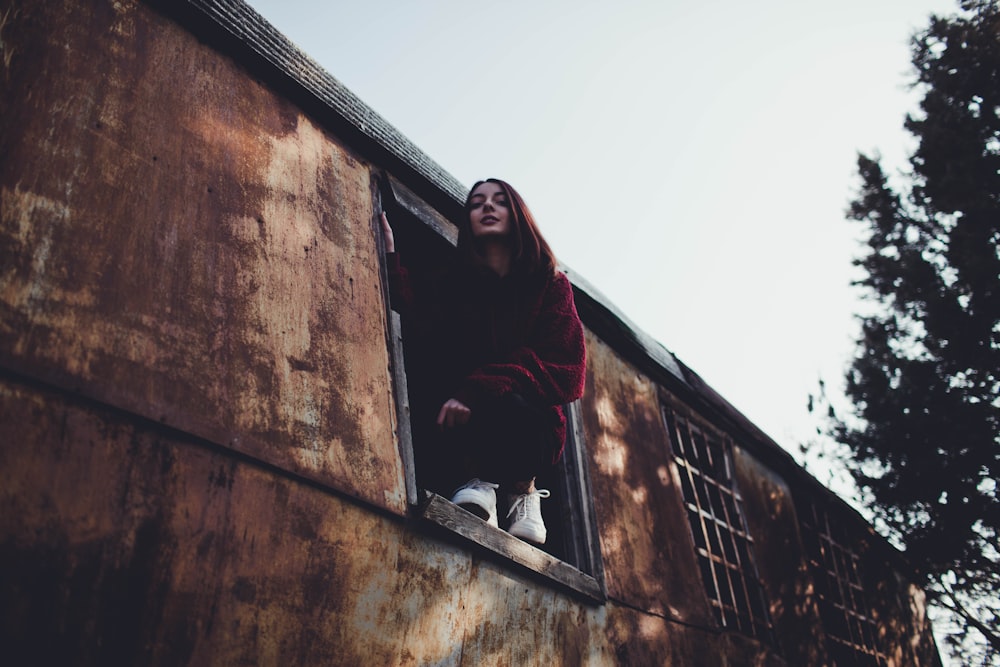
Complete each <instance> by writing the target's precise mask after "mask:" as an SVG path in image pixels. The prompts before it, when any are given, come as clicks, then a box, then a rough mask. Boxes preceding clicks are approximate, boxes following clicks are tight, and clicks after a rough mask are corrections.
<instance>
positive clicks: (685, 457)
mask: <svg viewBox="0 0 1000 667" xmlns="http://www.w3.org/2000/svg"><path fill="white" fill-rule="evenodd" d="M664 415H665V418H666V421H667V428H668V430H669V432H670V442H671V446H672V449H673V455H674V461H675V463H676V464H677V470H678V472H679V474H680V478H681V489H682V492H683V495H684V505H685V507H686V508H687V514H688V521H689V522H690V525H691V532H692V534H693V535H694V543H695V550H696V552H697V555H698V565H699V567H700V568H701V577H702V582H703V583H704V585H705V591H706V593H707V594H708V599H709V602H710V604H711V606H712V611H713V612H714V614H715V619H716V621H717V622H718V623H719V625H720V626H722V627H725V628H728V629H732V630H737V631H739V632H742V633H744V634H747V635H750V636H751V637H756V638H758V639H761V640H763V641H766V642H768V643H770V644H772V645H774V644H775V638H774V627H773V625H772V623H771V619H770V615H769V614H768V612H767V605H766V604H765V602H764V594H763V589H762V587H761V583H760V578H759V576H758V574H757V567H756V564H755V563H754V560H753V538H752V537H751V535H750V533H749V531H748V530H747V523H746V518H745V517H744V514H743V498H742V497H741V496H740V494H739V491H738V490H737V489H736V484H735V480H734V478H733V467H732V458H731V455H730V454H729V450H728V446H729V444H728V442H726V441H724V440H720V439H719V438H717V437H715V436H714V435H711V434H709V433H708V432H706V431H704V430H702V429H700V428H698V427H697V426H696V425H694V424H692V423H691V422H690V421H689V420H687V419H685V418H683V417H680V416H678V415H677V414H675V413H674V412H673V411H671V410H669V409H664Z"/></svg>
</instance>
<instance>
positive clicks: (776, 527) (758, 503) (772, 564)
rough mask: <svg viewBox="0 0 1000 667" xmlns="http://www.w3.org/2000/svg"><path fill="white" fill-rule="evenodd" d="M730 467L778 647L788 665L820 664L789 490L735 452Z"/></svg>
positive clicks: (818, 626)
mask: <svg viewBox="0 0 1000 667" xmlns="http://www.w3.org/2000/svg"><path fill="white" fill-rule="evenodd" d="M733 464H734V465H733V467H734V473H735V477H736V483H737V485H738V487H739V489H740V492H741V493H742V496H743V509H744V512H745V514H746V520H747V525H748V529H749V531H750V534H751V535H753V536H754V555H755V556H756V560H755V562H756V565H757V570H758V571H759V574H760V578H761V584H762V585H763V587H764V592H765V596H766V598H767V600H768V601H769V611H770V614H771V619H772V621H773V622H774V631H775V635H776V637H777V639H778V644H779V646H781V649H782V652H783V654H784V655H785V656H786V657H787V658H788V662H789V664H792V665H817V664H822V663H823V661H824V657H825V655H826V646H825V639H824V635H823V624H822V621H821V620H820V616H819V608H818V607H817V602H816V598H815V590H814V585H813V580H812V577H811V575H810V573H809V570H808V565H807V563H806V562H805V560H804V558H803V554H805V553H806V551H805V548H804V547H803V546H802V540H801V537H800V535H799V528H798V526H799V521H798V517H797V515H796V512H795V504H794V502H793V499H792V494H791V491H790V490H789V489H788V485H787V484H786V483H785V482H784V480H782V479H780V478H779V477H778V476H776V475H775V474H774V473H772V472H771V471H770V470H768V469H767V468H765V467H764V466H763V465H761V464H760V463H759V462H757V461H756V460H755V459H754V458H753V457H751V456H750V455H748V454H747V453H746V452H745V451H744V450H743V449H741V448H739V447H734V448H733Z"/></svg>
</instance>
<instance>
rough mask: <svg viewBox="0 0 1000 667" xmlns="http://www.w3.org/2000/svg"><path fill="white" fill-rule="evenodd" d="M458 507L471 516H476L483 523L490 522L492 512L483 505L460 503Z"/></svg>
mask: <svg viewBox="0 0 1000 667" xmlns="http://www.w3.org/2000/svg"><path fill="white" fill-rule="evenodd" d="M458 506H459V507H461V508H462V509H464V510H465V511H466V512H468V513H469V514H475V515H476V516H478V517H479V518H480V519H482V520H483V521H489V518H490V512H489V510H487V509H486V508H485V507H483V506H482V505H477V504H475V503H458Z"/></svg>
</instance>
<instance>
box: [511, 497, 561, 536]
mask: <svg viewBox="0 0 1000 667" xmlns="http://www.w3.org/2000/svg"><path fill="white" fill-rule="evenodd" d="M550 495H552V494H550V493H549V492H548V490H547V489H536V490H535V491H532V492H531V493H522V494H519V495H514V496H510V510H509V511H508V512H507V518H508V519H509V520H510V525H509V526H508V528H507V532H508V533H510V534H511V535H513V536H514V537H519V538H521V539H522V540H524V541H525V542H532V543H534V544H545V534H546V533H545V522H544V521H542V498H548V497H549V496H550ZM511 515H513V518H512V516H511Z"/></svg>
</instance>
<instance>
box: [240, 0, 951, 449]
mask: <svg viewBox="0 0 1000 667" xmlns="http://www.w3.org/2000/svg"><path fill="white" fill-rule="evenodd" d="M250 4H251V5H252V6H253V7H254V8H255V9H257V10H258V11H259V12H260V13H261V14H263V15H264V17H265V18H266V19H268V20H269V21H270V22H271V23H272V24H273V25H274V26H275V27H276V28H277V29H278V30H280V31H281V32H283V33H284V34H285V35H286V36H287V37H289V39H291V40H292V41H293V42H294V43H296V44H297V45H298V46H299V47H300V48H301V49H302V50H303V51H304V52H305V53H306V54H308V55H309V56H311V57H312V58H313V59H314V60H315V61H316V62H318V63H319V64H320V65H321V66H322V67H323V68H324V69H325V70H326V71H327V72H329V73H330V74H331V75H333V76H334V77H335V78H337V79H338V80H339V81H341V82H342V83H343V84H345V85H346V86H347V87H348V88H350V89H351V90H352V91H353V92H354V93H355V94H356V95H358V96H359V97H360V98H361V99H362V100H363V101H364V102H365V103H366V104H368V105H369V106H370V107H372V108H373V109H374V110H375V111H376V112H377V113H379V114H380V115H381V116H383V117H384V118H385V119H386V120H387V121H388V122H389V123H390V124H392V125H393V126H395V127H396V128H397V129H398V130H399V131H400V132H401V133H402V134H404V135H405V136H406V137H407V138H409V139H410V140H411V141H413V142H414V143H415V144H416V145H417V146H418V147H419V148H420V149H421V150H423V151H424V152H425V153H426V154H427V155H428V156H429V157H430V158H431V159H433V160H434V161H436V162H437V163H438V164H440V165H441V166H442V167H443V168H444V169H445V170H446V171H448V172H450V173H451V174H452V175H454V176H455V177H456V178H457V179H459V180H460V181H461V182H463V183H465V184H466V185H467V186H469V185H471V184H472V183H473V182H474V181H476V180H478V179H480V178H485V177H490V176H494V177H498V178H502V179H505V180H507V181H509V182H510V183H511V184H512V185H513V186H514V187H515V188H517V189H518V190H519V191H520V192H521V194H522V195H523V196H524V198H525V200H526V201H527V203H528V205H529V207H530V208H531V209H532V212H533V213H534V214H535V217H536V219H537V220H538V222H539V226H540V227H541V229H542V232H543V233H544V234H545V236H546V238H547V239H548V241H549V243H550V245H551V246H552V248H553V250H554V251H555V253H556V255H557V256H558V258H559V259H560V260H561V261H562V262H563V263H564V264H566V265H567V266H569V267H570V268H571V269H573V270H574V271H575V272H576V273H578V274H580V275H581V276H582V277H583V278H584V279H585V280H586V281H587V282H589V283H590V284H591V285H593V286H595V287H596V288H597V289H598V290H599V291H600V292H601V293H603V294H604V295H605V296H606V297H607V298H608V299H609V300H610V301H611V302H612V303H614V304H615V306H616V307H617V308H618V309H619V310H620V311H622V312H623V313H624V314H625V315H626V316H627V317H628V318H629V319H631V320H632V322H634V323H635V324H636V325H637V326H638V327H639V328H641V329H642V330H643V331H645V332H646V333H648V334H649V335H651V336H652V337H653V338H655V339H657V340H658V341H660V342H661V343H662V344H663V345H664V346H665V347H666V348H667V349H669V350H670V351H671V352H673V353H674V354H675V355H676V356H677V357H678V358H680V359H681V360H682V361H683V362H684V363H686V364H687V365H688V366H690V367H691V368H692V369H693V370H694V371H695V372H697V373H698V374H700V375H701V376H702V377H703V378H704V379H705V380H706V381H707V382H708V383H709V384H710V385H712V386H713V387H714V388H715V389H716V390H717V391H719V392H720V393H721V394H722V395H723V396H725V397H726V398H727V399H728V400H729V401H730V402H731V403H732V404H733V405H734V406H735V407H736V408H737V409H739V410H740V411H742V412H743V413H744V414H745V415H746V416H747V417H748V418H750V419H751V420H752V421H753V422H754V423H756V424H757V425H758V426H759V427H760V428H761V429H763V430H764V431H765V432H766V433H768V435H770V436H771V437H772V438H774V439H775V440H776V441H777V442H778V443H779V444H781V445H782V446H783V447H785V448H786V449H788V450H789V451H791V452H793V453H796V447H797V444H798V443H799V442H802V441H803V440H805V439H807V438H809V437H810V435H811V434H812V433H813V429H814V426H815V422H814V420H813V418H812V417H811V416H810V415H809V414H808V413H807V411H806V401H807V396H808V394H809V393H810V392H814V391H815V390H816V387H817V380H818V379H819V378H820V377H822V378H823V379H825V380H826V382H827V385H828V387H831V388H833V389H834V390H837V388H839V387H841V386H842V377H843V374H844V370H845V369H846V367H847V364H848V360H849V358H850V356H851V354H852V353H853V350H854V345H853V339H854V335H855V331H856V324H855V319H854V317H853V314H854V313H856V312H859V310H860V308H861V305H860V304H859V303H858V300H857V293H856V292H855V291H854V290H852V289H851V288H850V286H849V283H850V281H851V279H852V276H854V275H856V274H855V273H854V269H853V268H852V266H851V259H852V257H853V256H854V255H855V254H856V252H857V249H858V245H857V241H856V239H857V238H858V237H859V230H860V228H859V226H858V225H857V224H856V223H850V222H848V221H847V220H846V217H845V214H844V211H845V209H846V207H847V205H848V203H849V201H850V199H851V197H852V196H853V193H854V192H855V188H856V187H857V184H858V179H857V176H856V167H855V161H856V155H857V152H858V151H863V152H867V153H871V152H874V151H879V152H880V153H881V154H882V155H883V157H884V159H885V162H884V166H886V167H888V168H889V169H892V170H898V169H901V168H903V167H904V166H905V165H904V157H905V155H906V154H907V153H908V151H909V150H910V148H911V146H912V141H911V139H910V137H909V135H908V134H907V133H905V132H904V131H903V129H902V124H903V120H904V118H905V115H906V113H907V112H912V111H916V110H917V100H918V97H917V96H916V95H915V94H914V93H913V92H912V91H910V90H909V89H908V83H909V82H910V81H912V78H913V73H912V70H911V66H910V54H909V37H910V35H911V34H912V33H913V32H914V30H916V29H918V28H922V27H924V26H926V25H927V17H928V16H929V14H930V13H932V12H935V13H938V14H952V13H954V12H955V11H956V10H957V1H955V0H839V1H838V2H829V1H823V2H817V1H815V0H758V1H757V2H745V0H701V1H699V2H695V1H692V0H687V1H685V2H680V1H672V0H662V1H655V2H654V1H652V0H646V1H642V0H617V1H615V2H609V1H604V2H593V1H590V0H575V1H572V2H569V1H566V2H552V1H545V0H514V1H510V2H505V3H487V2H477V1H475V0H428V1H424V2H415V1H413V0H364V1H363V2H361V1H359V2H347V1H340V2H331V3H322V4H321V3H317V2H315V0H250Z"/></svg>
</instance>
